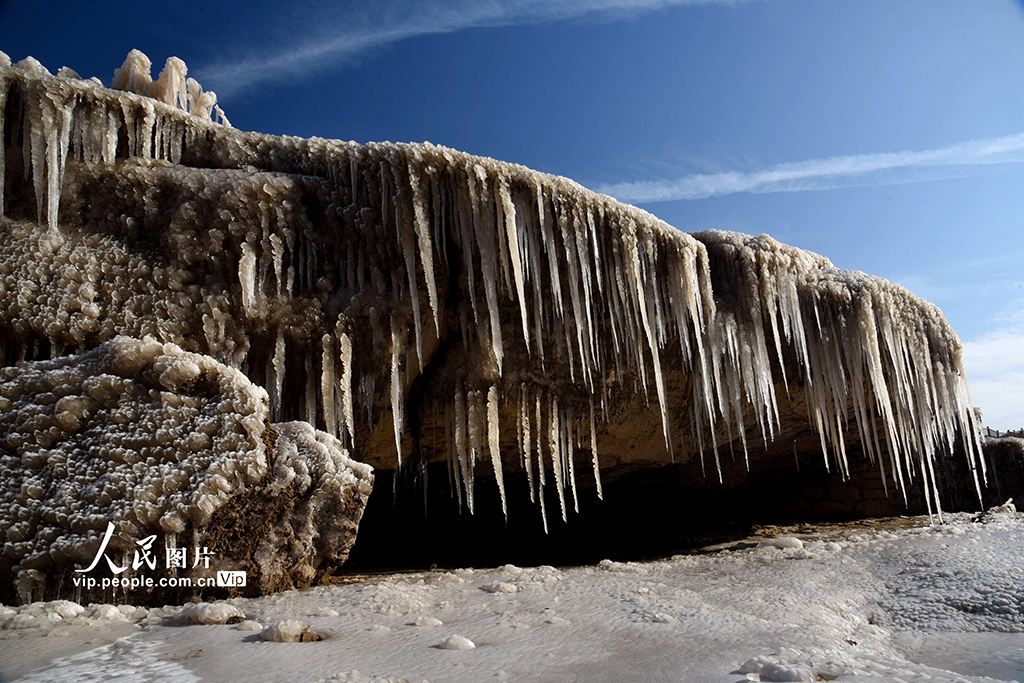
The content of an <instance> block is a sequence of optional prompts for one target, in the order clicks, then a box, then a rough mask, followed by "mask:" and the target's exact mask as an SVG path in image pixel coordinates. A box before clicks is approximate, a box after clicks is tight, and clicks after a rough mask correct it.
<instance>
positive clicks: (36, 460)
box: [0, 337, 373, 602]
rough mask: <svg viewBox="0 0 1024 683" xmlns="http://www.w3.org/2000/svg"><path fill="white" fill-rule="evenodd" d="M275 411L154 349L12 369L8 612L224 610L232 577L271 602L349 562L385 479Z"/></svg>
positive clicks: (0, 423)
mask: <svg viewBox="0 0 1024 683" xmlns="http://www.w3.org/2000/svg"><path fill="white" fill-rule="evenodd" d="M266 403H267V396H266V392H265V391H263V390H262V389H261V388H259V387H257V386H254V385H253V384H252V383H250V382H249V381H248V380H247V379H246V378H245V376H244V375H242V374H241V373H240V372H238V371H237V370H234V369H232V368H228V367H225V366H224V365H221V364H219V363H217V362H216V361H214V360H213V359H212V358H210V357H208V356H199V355H197V354H192V353H186V352H183V351H182V350H181V349H180V348H178V347H177V346H175V345H174V344H160V343H159V342H156V341H153V340H152V339H148V340H145V341H139V340H135V339H130V338H127V337H115V338H114V339H113V340H111V341H109V342H105V343H103V344H101V345H99V346H98V347H97V348H95V349H93V350H91V351H88V352H85V353H82V354H78V355H73V356H64V357H61V358H57V359H54V360H50V361H36V362H30V363H24V364H19V365H16V366H12V367H7V368H3V369H2V370H0V515H2V519H0V540H2V541H3V552H2V554H0V576H4V577H10V578H9V579H8V580H6V581H3V582H0V600H3V602H11V601H12V600H14V599H18V600H20V601H22V602H31V601H33V600H41V599H48V600H49V599H54V598H57V597H68V596H74V597H76V598H77V599H83V597H84V598H90V597H91V598H96V599H99V598H101V597H104V596H105V597H106V598H109V597H110V596H111V595H117V596H122V595H123V596H125V597H128V598H129V599H132V600H136V601H138V600H149V601H152V600H155V599H157V598H166V597H169V596H172V595H174V596H181V595H183V594H184V595H189V594H193V593H194V594H204V593H205V594H207V595H210V594H216V593H217V592H218V591H217V590H216V587H215V586H210V588H211V590H205V591H204V590H203V589H202V588H201V587H200V581H205V580H206V579H214V580H215V578H216V572H217V571H244V572H246V574H247V578H248V581H247V582H246V584H245V587H244V588H242V587H241V586H238V587H237V588H238V589H239V590H238V591H237V592H248V593H255V592H267V591H270V590H276V589H281V588H288V587H292V586H306V585H309V584H310V583H311V582H313V581H314V580H315V579H316V578H318V577H319V576H322V575H324V574H325V573H329V572H330V571H331V570H333V569H334V568H335V567H337V566H338V565H340V564H341V563H343V562H344V561H345V558H346V557H347V556H348V551H349V549H350V548H351V547H352V544H353V542H354V541H355V533H356V529H357V527H358V524H359V519H360V517H361V516H362V512H363V507H364V505H365V503H366V499H367V497H368V496H369V493H370V490H371V487H372V481H373V477H372V474H371V471H370V468H369V466H367V465H363V464H360V463H356V462H353V461H352V460H350V459H349V458H348V457H347V455H346V453H345V449H344V448H343V447H342V446H341V444H339V443H338V441H337V440H336V439H334V438H333V437H332V436H330V435H328V434H324V433H323V432H315V431H314V430H313V428H312V427H310V426H309V425H308V424H305V423H299V422H289V423H284V424H273V425H271V424H269V422H268V420H267V406H266ZM108 525H110V529H111V534H110V535H109V537H106V530H107V528H108ZM104 539H105V540H104ZM147 539H148V542H147ZM197 548H198V549H200V550H202V551H203V552H202V554H201V555H200V556H199V560H200V561H199V562H197V561H196V559H197V558H196V557H195V555H196V549H197ZM174 549H177V550H178V552H179V553H181V555H180V558H181V560H182V562H181V564H182V566H180V567H179V566H177V565H178V563H177V562H175V563H171V562H170V561H169V560H170V558H171V556H172V551H173V550H174ZM101 556H102V557H105V558H108V559H107V560H106V561H99V562H98V563H97V562H96V560H100V558H101ZM207 558H208V559H207ZM109 578H118V579H119V580H120V581H119V583H120V582H121V581H127V582H128V588H127V590H116V588H117V587H119V586H116V585H114V584H112V583H108V585H107V586H103V585H102V580H103V579H109ZM89 579H96V582H95V584H94V585H91V584H90V583H88V580H89ZM147 579H149V580H151V581H152V582H153V585H147V583H146V580H147ZM169 579H173V583H174V584H175V585H161V582H163V583H165V584H166V583H168V581H167V580H169ZM133 580H134V582H135V583H132V581H133ZM190 584H191V585H190ZM193 586H194V587H195V588H196V590H194V591H193V590H191V588H192V587H193ZM104 588H106V589H107V590H106V591H104ZM232 588H235V587H234V586H232ZM246 589H247V590H246ZM221 592H224V591H223V590H222V591H221Z"/></svg>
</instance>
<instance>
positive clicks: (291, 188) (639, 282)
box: [0, 58, 977, 524]
mask: <svg viewBox="0 0 1024 683" xmlns="http://www.w3.org/2000/svg"><path fill="white" fill-rule="evenodd" d="M135 63H141V64H142V66H143V67H145V68H141V67H137V66H136V67H133V66H132V64H135ZM169 64H170V63H169ZM37 65H38V63H29V62H27V61H25V62H19V63H18V64H17V65H15V66H12V67H3V68H0V103H3V106H0V112H2V115H3V116H4V117H5V118H4V120H3V123H2V125H3V130H4V149H3V150H2V153H0V173H2V177H3V178H4V186H3V192H0V202H2V204H0V214H2V216H0V231H2V233H3V237H4V239H3V240H0V263H2V280H0V343H2V345H3V346H2V348H3V349H4V354H5V356H6V362H8V363H11V362H15V361H17V360H33V359H45V358H49V357H53V356H59V355H61V354H63V353H67V352H68V351H71V350H85V349H88V348H92V347H94V346H95V345H97V344H99V343H101V342H103V341H106V340H109V339H111V338H113V337H114V336H115V335H117V334H124V335H129V336H133V337H143V336H145V335H152V336H153V337H154V338H156V339H158V340H159V341H161V342H173V343H176V344H179V345H180V346H181V347H182V348H184V349H185V350H187V351H190V352H195V353H201V354H204V355H208V356H211V357H212V358H214V359H216V360H217V361H219V362H221V363H224V364H226V365H229V366H231V367H233V368H237V369H239V370H240V371H241V372H242V373H244V374H245V375H246V376H247V377H248V378H249V379H250V380H251V381H252V382H253V383H255V384H257V385H260V386H263V387H265V388H266V390H267V393H268V396H269V408H270V416H271V419H273V420H275V421H279V420H304V421H306V422H308V423H309V424H310V425H313V426H315V427H317V428H319V429H322V430H324V431H326V432H327V433H329V434H331V435H332V436H334V437H337V438H338V439H340V440H341V442H342V443H343V444H344V445H345V446H346V447H349V448H350V450H351V452H352V453H353V454H354V455H355V456H356V457H357V458H358V459H360V460H362V461H364V462H368V463H371V464H373V465H374V466H376V467H379V468H384V469H394V468H397V467H399V466H400V465H401V464H402V463H403V462H405V463H407V464H408V463H410V462H411V463H412V464H413V466H414V467H417V468H425V467H426V464H427V463H431V462H438V463H448V468H449V476H448V478H449V481H450V485H451V486H452V487H453V489H454V491H455V494H456V497H457V498H458V500H459V501H460V502H461V503H463V504H465V505H466V506H467V507H468V508H469V509H470V510H473V509H474V503H475V486H474V482H475V476H476V474H477V473H478V472H484V473H486V472H490V473H493V476H494V481H495V482H496V484H497V489H498V492H499V493H500V496H501V507H502V509H505V505H506V502H505V495H504V493H505V474H506V473H507V472H509V471H514V472H516V473H517V475H518V473H524V474H525V479H526V480H527V481H528V485H529V489H530V495H531V497H535V498H536V499H538V500H539V502H540V504H541V505H542V506H543V505H544V504H545V496H544V495H543V491H544V489H545V488H547V489H548V490H549V491H550V490H551V488H554V489H555V491H556V492H557V497H558V501H559V502H558V507H559V508H560V512H561V516H562V517H563V518H564V517H565V516H566V514H567V511H568V510H570V509H573V508H575V509H578V493H577V479H579V480H580V481H581V482H583V484H584V485H586V486H588V487H590V488H593V489H596V492H597V495H601V479H600V472H601V469H603V468H607V467H636V466H638V465H644V464H667V463H670V462H678V463H685V462H690V461H695V460H696V459H697V458H700V459H701V462H703V459H704V458H705V456H706V457H707V458H708V460H709V465H708V478H709V483H710V482H711V481H714V479H715V478H718V479H721V478H722V469H723V467H725V466H726V465H723V464H722V463H721V462H720V458H719V450H720V449H721V448H723V447H725V446H729V447H730V448H732V444H733V442H735V448H736V449H737V450H739V449H743V450H744V451H746V448H747V444H748V442H751V441H753V443H755V444H763V448H764V450H763V453H764V454H765V455H764V457H766V458H775V459H783V461H784V462H786V463H791V462H792V459H793V457H792V456H793V452H794V450H795V449H796V448H797V445H798V444H799V449H800V450H808V449H813V450H815V451H816V452H821V451H823V452H824V454H825V460H826V462H828V463H830V466H835V467H837V468H838V469H839V470H840V471H842V472H843V473H844V474H845V473H846V471H847V454H848V452H849V451H851V450H852V451H853V452H854V453H855V454H856V455H857V457H860V458H863V459H864V460H870V461H871V462H872V463H878V465H877V467H876V469H877V468H878V467H880V468H881V469H882V472H883V477H890V478H891V479H892V480H893V481H894V482H895V483H896V485H897V486H900V487H905V486H906V485H907V478H908V477H914V478H916V480H917V481H919V482H920V481H925V482H929V483H928V485H927V486H926V488H927V490H928V491H929V492H932V491H934V490H935V473H934V469H933V460H934V458H935V456H936V455H940V454H947V453H951V452H952V451H953V450H954V448H955V447H959V448H960V449H961V450H962V451H963V452H965V453H966V454H967V457H968V459H969V461H970V463H971V465H970V469H971V471H973V469H974V464H973V463H974V462H975V459H974V458H975V456H976V452H977V439H976V436H975V431H976V430H975V429H974V427H973V425H972V423H971V420H972V412H971V409H970V403H969V400H968V397H967V392H966V386H965V384H964V379H963V372H962V367H961V361H960V343H959V341H958V339H957V337H956V335H955V334H954V333H953V331H952V330H951V329H950V328H949V326H948V324H947V323H946V321H945V320H944V319H943V318H942V316H941V314H940V313H939V311H938V310H937V309H936V308H935V307H934V306H932V305H930V304H928V303H926V302H923V301H921V300H919V299H917V298H916V297H914V296H913V295H911V294H910V293H909V292H907V291H906V290H903V289H902V288H900V287H897V286H895V285H892V284H890V283H887V282H885V281H883V280H879V279H877V278H872V277H869V276H866V275H863V274H861V273H855V272H849V271H840V270H837V269H835V268H834V267H833V266H832V265H831V263H829V262H828V260H827V259H824V258H822V257H819V256H815V255H813V254H809V253H807V252H803V251H800V250H798V249H793V248H791V247H786V246H785V245H782V244H779V243H778V242H776V241H774V240H772V239H771V238H769V237H767V236H762V237H757V238H750V237H746V236H742V235H736V234H732V233H719V232H708V233H701V234H697V235H693V236H691V235H687V234H684V233H681V232H679V231H677V230H675V229H673V228H672V227H671V226H668V225H666V224H665V223H663V222H661V221H659V220H658V219H657V218H655V217H654V216H652V215H650V214H648V213H646V212H644V211H641V210H639V209H637V208H635V207H632V206H628V205H624V204H621V203H619V202H617V201H615V200H613V199H612V198H610V197H607V196H603V195H598V194H595V193H593V192H590V191H588V190H586V189H584V188H583V187H580V186H579V185H577V184H575V183H573V182H571V181H569V180H566V179H564V178H559V177H554V176H550V175H545V174H541V173H536V172H533V171H530V170H529V169H526V168H523V167H522V166H516V165H513V164H508V163H502V162H498V161H495V160H493V159H485V158H480V157H475V156H471V155H468V154H463V153H460V152H456V151H453V150H450V149H445V148H443V147H437V146H434V145H431V144H429V143H424V144H391V143H380V144H366V145H361V144H356V143H354V142H341V141H337V140H324V139H320V138H311V139H299V138H291V137H275V136H270V135H261V134H257V133H245V132H240V131H237V130H234V129H231V128H229V127H226V126H222V125H217V124H215V123H214V122H212V121H211V120H210V119H209V116H208V115H207V116H197V115H195V113H194V112H192V111H191V109H190V111H185V110H184V109H183V108H182V107H181V101H180V98H178V99H174V98H170V99H168V96H166V93H167V92H169V90H168V88H170V87H171V86H170V85H169V84H171V83H172V82H174V83H176V82H177V81H175V80H174V78H172V76H173V73H176V71H175V69H176V68H177V67H175V66H174V65H173V64H170V66H169V67H168V69H170V71H168V75H167V77H166V78H165V79H164V81H163V82H164V85H163V86H161V87H155V86H153V87H151V86H150V85H149V84H147V82H145V81H146V79H141V82H142V85H139V84H138V83H136V86H134V87H133V86H131V82H132V78H130V77H129V76H130V75H131V74H132V73H136V72H141V71H146V72H147V73H146V78H149V76H148V63H142V62H139V60H138V58H136V61H135V62H132V60H131V59H129V63H128V64H126V66H125V67H123V68H122V70H121V72H120V76H119V78H120V81H119V84H121V85H124V86H125V87H129V89H134V90H136V91H137V92H141V93H145V94H143V95H139V94H133V93H129V92H123V91H118V90H111V89H106V88H103V87H99V86H98V85H97V84H95V83H94V82H90V81H82V80H79V79H76V78H74V77H73V76H72V75H71V74H66V73H65V74H64V75H61V74H58V75H57V76H51V75H49V74H47V73H46V72H45V70H43V69H41V67H40V68H37ZM182 66H183V65H182ZM172 67H173V68H172ZM126 69H127V71H125V70H126ZM133 69H135V71H132V70H133ZM125 74H128V75H125ZM139 78H141V76H140V77H139ZM179 80H180V79H179ZM121 81H124V83H121ZM158 81H160V79H158ZM154 83H155V82H154ZM172 90H173V88H172ZM172 99H173V100H174V102H175V103H176V104H175V103H172V102H171V100H172ZM196 101H197V102H198V101H199V100H196ZM204 111H205V110H204ZM816 435H818V436H816ZM819 449H820V450H819ZM752 450H753V449H752ZM760 452H761V451H760V447H759V449H758V453H760ZM753 455H754V453H753V452H752V453H751V457H753ZM712 458H713V459H714V463H715V465H712V464H710V463H711V459H712ZM741 462H742V461H741ZM716 465H717V468H718V469H717V472H716ZM716 475H717V476H716ZM538 492H539V493H540V494H541V495H539V496H538V495H537V494H538ZM569 493H571V496H572V498H571V499H570V498H569V495H568V494H569ZM931 498H932V496H931V494H929V499H931ZM929 502H932V501H931V500H930V501H929ZM549 504H550V501H549ZM494 505H497V502H496V501H495V502H494ZM544 512H545V514H546V510H544ZM545 524H546V517H545Z"/></svg>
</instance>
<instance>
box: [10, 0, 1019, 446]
mask: <svg viewBox="0 0 1024 683" xmlns="http://www.w3.org/2000/svg"><path fill="white" fill-rule="evenodd" d="M324 5H326V6H321V4H319V3H314V2H292V3H280V2H247V3H237V2H231V1H230V0H224V1H223V2H218V3H213V2H205V1H201V0H184V1H182V2H178V3H175V4H174V5H173V6H172V5H167V6H163V7H161V6H160V5H158V4H157V3H137V2H133V3H127V2H124V3H115V2H111V3H103V2H96V3H81V2H74V3H71V2H67V3H45V2H39V1H35V2H29V1H27V0H0V50H3V51H5V52H7V53H8V54H9V55H10V56H11V57H12V58H13V59H15V60H18V59H21V58H22V57H24V56H26V55H29V54H31V55H32V56H34V57H36V58H37V59H39V60H40V61H41V62H42V63H43V64H44V65H46V66H47V67H48V68H50V69H51V71H56V69H57V68H59V67H60V66H64V65H67V66H70V67H72V68H74V69H76V70H77V71H78V72H79V73H81V74H82V75H83V76H92V75H96V76H99V77H100V78H101V80H103V81H104V82H105V83H109V82H110V78H111V76H112V74H113V70H114V68H115V67H117V66H120V64H121V62H122V61H123V60H124V56H125V54H126V53H127V52H128V50H130V49H131V48H136V47H137V48H139V49H141V50H142V51H143V52H145V53H146V54H148V55H149V56H150V58H151V59H152V60H153V62H154V63H155V64H156V65H157V66H156V68H155V69H154V75H155V72H156V71H158V70H159V66H160V65H162V63H163V61H164V59H166V58H167V57H168V56H171V55H176V56H178V57H181V58H182V59H184V60H185V61H186V63H187V64H188V65H189V73H190V75H192V76H195V77H196V78H197V79H198V80H199V81H200V82H201V83H202V84H203V86H204V87H205V88H207V89H212V90H215V91H217V92H218V94H219V96H220V104H221V106H222V107H223V108H224V110H225V112H226V113H227V115H228V117H229V118H230V119H231V121H232V123H233V124H234V125H235V126H237V127H240V128H244V129H249V130H258V131H262V132H267V133H278V134H292V135H302V136H310V135H320V136H323V137H332V138H342V139H352V140H356V141H360V142H365V141H370V140H393V141H421V140H429V141H431V142H434V143H438V144H443V145H447V146H450V147H455V148H457V149H461V150H465V151H467V152H471V153H474V154H481V155H486V156H492V157H495V158H499V159H503V160H507V161H513V162H517V163H522V164H525V165H527V166H530V167H532V168H535V169H538V170H541V171H546V172H550V173H557V174H560V175H565V176H568V177H570V178H573V179H574V180H577V181H578V182H581V183H583V184H584V185H586V186H588V187H591V188H593V189H597V190H600V191H604V192H608V193H610V194H613V195H615V196H617V197H619V198H620V199H623V200H626V201H631V202H633V203H637V204H638V205H639V206H642V207H643V208H645V209H647V210H649V211H651V212H652V213H654V214H656V215H658V216H659V217H661V218H663V219H664V220H666V221H667V222H669V223H671V224H672V225H675V226H676V227H678V228H679V229H681V230H686V231H692V230H702V229H707V228H720V229H728V230H739V231H742V232H748V233H754V234H757V233H762V232H766V233H768V234H771V235H772V236H774V237H776V238H777V239H779V240H781V241H783V242H787V243H789V244H793V245H796V246H799V247H803V248H806V249H810V250H812V251H815V252H818V253H820V254H824V255H825V256H827V257H829V258H830V259H831V260H832V261H833V262H834V263H835V264H836V265H837V266H839V267H842V268H851V269H856V270H863V271H865V272H868V273H871V274H874V275H880V276H882V277H886V278H889V279H891V280H894V281H896V282H899V283H901V284H904V285H906V286H907V287H909V288H910V289H911V290H912V291H914V292H915V293H917V294H918V295H920V296H923V297H924V298H927V299H929V300H931V301H933V302H934V303H936V304H937V305H939V306H940V307H941V308H942V310H943V311H944V312H945V314H946V316H947V317H948V318H949V320H950V322H951V323H952V324H953V326H954V328H955V329H956V330H957V332H958V333H959V334H960V336H961V338H962V339H963V340H964V342H965V349H966V352H965V354H966V355H965V357H966V363H967V373H968V379H969V381H970V385H971V390H972V395H973V398H974V402H975V404H976V405H978V406H980V407H981V408H982V409H983V411H984V412H985V417H986V420H985V421H986V423H988V424H989V425H991V426H993V427H996V428H1000V429H1008V428H1019V427H1022V426H1024V271H1022V268H1021V263H1022V262H1024V204H1022V201H1021V199H1022V195H1024V2H1022V1H1021V0H984V1H981V2H974V1H972V0H902V1H899V2H894V1H890V0H824V1H823V0H749V1H745V2H744V1H736V2H718V1H715V0H707V1H704V2H699V1H693V0H690V1H687V0H678V1H673V0H587V1H586V2H568V1H564V0H548V1H544V0H502V1H490V2H469V1H468V0H466V1H455V2H452V1H443V2H442V1H439V0H418V1H415V2H412V1H407V0H384V1H380V2H375V3H367V2H337V3H330V4H329V5H327V4H326V3H325V4H324Z"/></svg>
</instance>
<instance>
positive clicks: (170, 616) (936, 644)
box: [0, 512, 1024, 683]
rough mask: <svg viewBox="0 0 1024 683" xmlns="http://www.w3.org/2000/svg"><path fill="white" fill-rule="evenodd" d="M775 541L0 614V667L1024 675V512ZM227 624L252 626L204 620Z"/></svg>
mask: <svg viewBox="0 0 1024 683" xmlns="http://www.w3.org/2000/svg"><path fill="white" fill-rule="evenodd" d="M768 531H773V532H774V533H775V534H776V535H770V534H766V535H763V536H759V537H756V538H752V539H748V541H745V542H739V543H734V544H731V545H730V546H728V547H724V548H719V549H716V550H715V551H714V552H710V553H708V554H704V555H692V556H691V555H687V556H675V557H673V558H672V559H669V560H664V561H656V562H645V563H618V562H610V561H607V560H606V561H604V562H601V563H599V564H598V565H596V566H590V567H575V568H568V569H555V568H552V567H534V568H517V567H513V566H510V565H509V566H505V567H502V568H499V569H489V570H476V571H474V570H471V569H463V570H456V571H434V572H422V573H415V574H392V575H387V576H373V577H358V578H357V579H355V580H353V581H352V582H351V583H348V584H345V585H336V586H330V587H320V588H316V589H313V590H308V591H302V592H297V591H293V592H288V593H283V594H278V595H273V596H269V597H264V598H259V599H252V600H249V599H239V600H234V601H230V604H223V603H221V605H220V606H213V605H209V606H208V605H193V606H188V607H185V608H181V607H165V608H162V609H153V610H148V611H147V610H145V609H136V608H130V607H121V608H120V609H117V608H113V607H111V606H90V607H86V608H84V611H83V609H82V608H80V607H78V606H77V605H75V604H74V603H68V602H61V603H46V604H43V603H37V604H35V605H30V606H26V607H20V608H16V609H13V608H3V607H0V624H2V626H3V629H2V630H0V638H3V640H0V663H2V669H3V672H4V674H5V675H6V676H7V680H8V681H40V682H41V681H108V680H117V681H120V682H129V681H157V680H159V681H163V682H166V683H172V682H173V683H176V682H181V683H184V682H186V681H246V682H247V683H256V682H258V681H274V682H277V681H296V682H303V683H305V682H314V681H354V680H374V679H376V680H408V681H411V682H413V683H419V681H423V680H428V681H434V682H437V681H486V680H495V679H497V680H521V681H728V682H735V681H748V680H754V681H756V680H762V681H767V680H771V681H791V680H840V681H859V680H867V679H871V680H875V681H912V680H913V681H917V680H930V681H987V680H1000V681H1011V680H1016V681H1022V680H1024V514H1022V513H1012V512H1001V513H998V514H991V513H990V514H987V515H986V516H985V517H983V518H980V519H976V516H974V515H967V514H959V515H947V516H946V524H944V525H941V526H935V527H932V526H929V525H928V520H927V519H926V518H903V519H894V520H887V521H885V522H878V523H872V522H867V523H859V524H852V525H845V526H827V527H823V526H819V527H813V528H811V527H808V528H801V529H774V530H768ZM232 607H234V608H237V609H232ZM232 615H235V618H234V619H232V620H231V621H235V622H237V621H238V620H239V619H242V618H244V619H246V621H243V622H242V623H234V624H224V623H222V624H202V623H198V624H197V623H190V622H196V621H199V622H202V621H218V620H220V621H223V620H226V619H228V618H229V617H231V616H232ZM243 615H244V617H243ZM285 620H297V621H301V622H304V623H305V624H308V626H309V627H310V628H311V629H312V631H315V632H316V633H318V634H319V635H320V636H322V637H323V639H322V640H320V641H319V642H275V641H274V640H270V639H268V638H271V637H272V636H273V635H276V636H277V637H281V635H282V634H286V633H287V632H288V630H289V628H290V627H293V628H296V629H298V628H301V627H299V626H298V625H296V624H281V623H278V622H282V621H285ZM260 629H262V631H261V630H260ZM296 632H297V631H296Z"/></svg>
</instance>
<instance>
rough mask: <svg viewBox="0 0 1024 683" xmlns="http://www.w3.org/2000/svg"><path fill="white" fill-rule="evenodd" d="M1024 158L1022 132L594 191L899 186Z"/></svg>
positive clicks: (655, 196)
mask: <svg viewBox="0 0 1024 683" xmlns="http://www.w3.org/2000/svg"><path fill="white" fill-rule="evenodd" d="M1021 162H1024V133H1019V134H1017V135H1008V136H1005V137H999V138H985V139H981V140H969V141H967V142H960V143H957V144H954V145H949V146H947V147H939V148H937V149H929V150H923V151H916V152H881V153H877V154H858V155H853V156H843V157H830V158H828V159H811V160H808V161H798V162H793V163H786V164H779V165H777V166H772V167H770V168H767V169H763V170H759V171H750V172H740V171H730V172H726V173H705V174H695V175H688V176H684V177H682V178H675V179H670V180H644V181H638V182H628V183H616V184H608V185H598V186H596V187H594V189H595V190H597V191H598V192H602V193H604V194H608V195H611V196H613V197H615V198H616V199H618V200H620V201H624V202H630V203H634V204H644V203H650V202H668V201H676V200H680V199H707V198H709V197H722V196H725V195H730V194H736V193H739V192H750V193H754V194H760V193H768V192H803V191H808V190H832V189H836V188H840V187H872V186H880V185H899V184H905V183H915V182H922V181H926V180H938V179H945V178H956V177H963V176H968V175H975V174H976V173H978V172H980V171H981V169H983V168H985V167H988V166H991V165H993V164H1011V163H1021Z"/></svg>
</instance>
